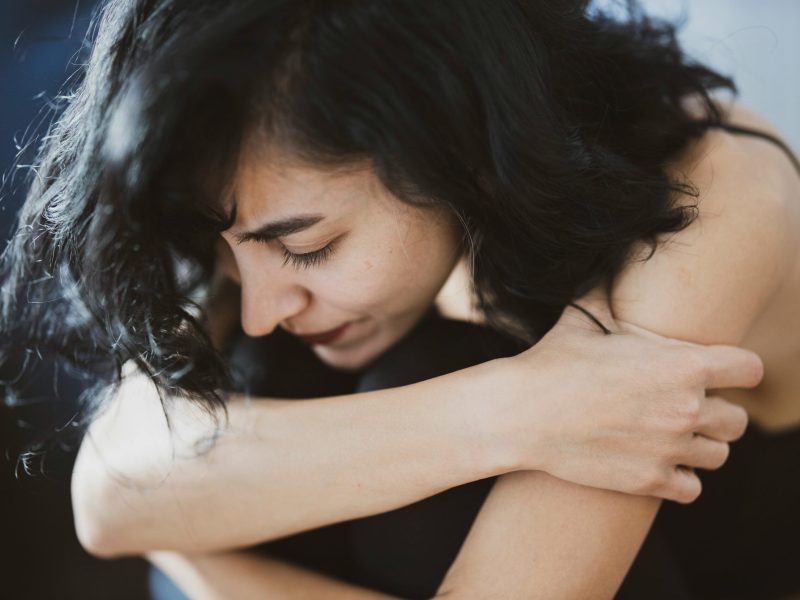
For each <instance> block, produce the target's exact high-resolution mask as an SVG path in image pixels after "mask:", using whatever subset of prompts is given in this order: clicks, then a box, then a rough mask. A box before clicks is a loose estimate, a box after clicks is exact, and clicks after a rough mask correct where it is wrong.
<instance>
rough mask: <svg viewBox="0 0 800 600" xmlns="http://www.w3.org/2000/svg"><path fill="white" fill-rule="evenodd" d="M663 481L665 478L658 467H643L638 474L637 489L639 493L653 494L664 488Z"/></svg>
mask: <svg viewBox="0 0 800 600" xmlns="http://www.w3.org/2000/svg"><path fill="white" fill-rule="evenodd" d="M664 483H665V480H664V477H663V475H662V472H661V470H660V469H657V468H651V469H645V470H643V471H642V472H641V473H640V475H639V482H638V485H637V490H638V493H639V494H642V495H645V496H655V495H658V494H659V492H660V491H661V490H662V489H663V488H664Z"/></svg>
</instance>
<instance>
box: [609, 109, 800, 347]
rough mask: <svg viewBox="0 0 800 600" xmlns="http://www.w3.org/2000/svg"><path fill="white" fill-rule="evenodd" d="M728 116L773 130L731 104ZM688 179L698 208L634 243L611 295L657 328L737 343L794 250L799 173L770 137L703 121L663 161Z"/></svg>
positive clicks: (799, 214)
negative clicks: (698, 132) (702, 127)
mask: <svg viewBox="0 0 800 600" xmlns="http://www.w3.org/2000/svg"><path fill="white" fill-rule="evenodd" d="M724 108H725V112H726V115H727V119H726V122H728V123H731V124H737V125H741V126H744V127H749V128H753V129H758V130H760V131H764V132H765V133H769V134H771V135H774V136H776V137H780V133H779V132H778V131H776V130H775V128H774V127H773V126H772V125H770V124H769V123H768V122H767V121H766V120H765V119H763V117H760V116H759V115H757V114H756V113H755V112H753V111H750V110H747V109H745V108H744V107H741V106H737V105H727V106H725V107H724ZM668 173H669V175H670V176H671V177H673V178H674V179H676V180H678V181H682V182H686V183H689V184H691V185H692V186H693V187H694V188H695V189H696V191H697V193H698V195H697V197H696V198H694V197H690V196H681V197H680V198H678V200H677V201H678V202H680V203H686V204H696V206H697V216H696V218H695V220H694V221H693V222H692V223H691V224H690V225H689V226H688V227H686V228H685V229H684V230H682V231H680V232H678V233H675V234H670V235H669V236H668V237H665V238H664V239H662V240H660V243H659V245H658V247H657V249H656V252H655V254H654V255H653V256H652V257H651V258H650V259H649V260H637V259H639V258H644V257H646V256H647V254H648V253H649V248H645V247H642V248H641V253H639V252H637V253H635V255H634V257H633V260H632V261H631V262H630V263H629V264H628V265H627V266H626V267H625V269H624V270H623V272H622V273H621V274H620V275H619V276H618V277H617V279H616V280H615V282H614V285H613V288H612V290H613V292H612V305H613V307H614V310H615V314H617V315H618V316H619V317H620V318H623V319H625V320H630V321H632V322H634V323H636V324H639V325H641V326H643V327H645V328H647V329H651V330H653V331H657V332H658V333H662V334H664V335H669V336H672V337H678V338H683V339H688V340H691V341H696V342H702V343H721V342H726V343H737V342H739V341H740V340H741V339H742V338H743V337H744V335H745V334H746V333H747V331H748V328H749V327H750V325H751V324H752V322H753V320H754V319H755V318H756V317H757V316H758V315H759V314H760V313H761V312H762V311H763V310H764V309H765V307H766V306H767V304H768V302H769V300H770V298H771V297H772V296H773V295H774V293H775V292H776V290H777V289H778V287H779V285H780V283H781V282H782V280H783V279H784V278H785V277H787V275H788V274H789V273H790V272H791V270H792V267H794V266H795V264H796V262H797V260H798V258H797V257H798V254H800V252H798V249H800V176H798V174H797V173H796V172H794V167H793V165H792V163H791V161H790V160H789V158H788V157H787V156H786V154H785V152H784V151H783V150H782V149H781V148H780V147H778V146H777V145H775V144H774V143H772V142H770V141H767V140H764V139H763V138H758V137H754V136H748V135H740V134H735V133H731V132H729V131H726V130H724V129H716V128H715V129H710V130H709V131H708V132H707V133H706V134H705V135H704V136H703V137H702V138H700V139H698V140H697V141H696V142H694V143H693V144H692V145H691V146H689V147H687V149H686V150H685V151H684V153H683V154H682V155H681V156H680V157H679V158H678V160H676V161H675V162H674V163H673V164H672V165H671V166H670V168H669V169H668Z"/></svg>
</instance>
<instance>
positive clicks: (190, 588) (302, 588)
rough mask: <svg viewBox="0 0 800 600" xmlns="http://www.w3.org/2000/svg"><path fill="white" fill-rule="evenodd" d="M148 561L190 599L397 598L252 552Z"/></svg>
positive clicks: (157, 555) (162, 555)
mask: <svg viewBox="0 0 800 600" xmlns="http://www.w3.org/2000/svg"><path fill="white" fill-rule="evenodd" d="M147 559H148V560H149V561H150V562H151V563H153V564H154V565H155V566H157V567H158V568H159V569H160V570H161V571H163V572H164V573H165V574H166V575H167V576H169V578H170V579H171V580H172V581H173V583H175V585H177V586H178V587H179V588H180V589H181V591H182V592H183V593H184V594H186V596H188V597H189V598H191V599H192V600H227V599H228V598H236V599H237V600H248V599H250V598H252V599H253V600H261V599H263V598H270V600H318V599H319V598H325V599H326V600H398V598H397V597H396V596H390V595H387V594H383V593H381V592H376V591H374V590H370V589H367V588H363V587H359V586H356V585H352V584H349V583H345V582H342V581H339V580H336V579H333V578H331V577H327V576H326V575H322V574H320V573H316V572H314V571H311V570H309V569H305V568H302V567H299V566H295V565H292V564H289V563H287V562H283V561H280V560H276V559H273V558H270V557H266V556H261V555H257V554H254V553H252V552H244V551H235V552H224V553H219V554H195V555H188V554H179V553H176V552H169V551H166V552H164V551H162V552H152V553H149V554H148V555H147Z"/></svg>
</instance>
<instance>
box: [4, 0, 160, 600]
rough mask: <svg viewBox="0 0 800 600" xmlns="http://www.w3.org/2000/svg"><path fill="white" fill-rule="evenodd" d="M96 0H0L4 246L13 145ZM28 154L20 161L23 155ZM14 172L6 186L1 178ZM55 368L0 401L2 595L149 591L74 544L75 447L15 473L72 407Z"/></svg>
mask: <svg viewBox="0 0 800 600" xmlns="http://www.w3.org/2000/svg"><path fill="white" fill-rule="evenodd" d="M94 4H95V3H94V2H90V1H88V0H82V1H80V2H78V1H77V0H69V1H64V0H0V172H2V173H3V174H4V175H5V176H6V178H7V182H6V184H5V185H3V186H2V192H1V193H0V239H2V241H3V242H2V243H3V244H4V243H5V239H7V237H8V235H9V234H10V232H11V229H12V226H13V224H14V221H15V217H16V213H17V210H18V209H19V206H20V205H21V203H22V199H23V195H24V192H25V187H26V186H25V181H26V178H27V172H26V171H24V170H21V171H20V170H13V169H12V165H13V164H14V163H15V158H16V155H17V143H18V142H23V141H25V140H26V137H27V138H28V139H30V130H29V126H30V125H31V124H32V123H39V127H37V129H38V130H39V133H43V132H44V130H46V126H47V123H48V122H49V118H50V115H51V114H52V112H51V111H49V110H47V109H48V106H49V103H50V102H51V101H52V99H53V98H54V97H55V96H56V95H57V94H58V92H59V90H61V89H62V86H63V84H64V82H65V81H66V79H67V78H68V76H69V75H70V74H71V73H73V72H74V71H75V70H76V63H75V60H81V58H82V57H84V56H85V52H84V53H81V49H82V48H84V46H85V44H84V34H85V31H86V29H87V27H88V25H89V20H90V16H91V13H92V11H93V9H94ZM43 117H44V118H45V121H44V122H43V121H42V119H43ZM26 130H29V133H28V134H27V136H26ZM33 150H35V147H34V148H33ZM32 155H33V152H29V153H27V154H26V155H25V156H23V157H22V159H21V160H20V162H21V163H22V164H24V163H26V162H28V163H29V162H30V159H31V158H32ZM15 174H16V184H15V185H12V184H11V183H10V181H9V179H8V178H9V177H10V176H12V175H15ZM0 335H1V334H0ZM15 368H16V365H15V364H14V363H13V361H9V362H6V363H4V364H3V365H2V367H0V380H2V379H6V378H8V377H9V376H13V374H14V372H15V371H14V370H15ZM55 374H56V368H55V367H54V366H53V365H52V364H49V363H47V362H44V363H41V364H39V366H38V367H37V369H36V372H35V376H34V377H33V378H32V379H31V382H30V384H29V385H28V386H27V388H26V390H25V397H26V403H25V404H24V405H23V406H18V407H14V408H10V407H6V406H4V405H3V404H0V447H1V448H2V450H3V452H2V454H0V545H2V549H3V552H2V556H3V558H2V560H0V598H3V599H9V600H17V599H19V600H36V599H39V598H41V599H48V600H49V599H54V598H59V599H64V600H69V599H76V600H77V599H82V600H83V599H86V600H94V599H96V600H107V599H110V598H113V599H115V600H128V599H130V600H135V599H144V598H148V594H147V591H146V589H147V588H146V570H145V568H146V564H145V563H144V561H143V560H140V559H123V560H115V561H101V560H98V559H95V558H92V557H90V556H89V555H87V554H86V553H85V552H84V551H83V549H82V548H81V547H80V545H79V544H78V541H77V538H76V537H75V532H74V527H73V524H72V507H71V502H70V496H69V475H70V472H71V467H72V462H73V461H74V456H75V449H74V448H66V449H63V448H55V449H54V450H53V451H52V452H51V453H50V454H48V460H47V462H46V463H45V464H44V465H42V464H40V463H34V464H32V465H31V468H32V470H33V471H35V472H36V473H37V474H36V475H35V476H34V477H29V476H25V475H22V474H21V475H20V477H19V478H17V477H15V471H19V472H20V473H22V472H24V469H23V468H22V467H23V465H21V464H18V462H17V460H16V459H17V456H18V455H19V451H20V450H21V449H22V448H24V447H25V446H26V445H27V444H28V443H30V442H31V441H33V439H34V438H35V437H36V432H42V431H52V430H53V428H54V427H59V426H61V425H63V424H64V423H66V422H67V421H68V420H69V418H70V416H71V414H72V411H74V406H75V398H76V395H77V393H78V392H79V391H80V385H79V384H78V383H77V382H75V381H74V380H70V379H69V378H68V377H65V376H64V375H65V374H64V373H63V372H60V370H59V384H58V386H57V390H58V391H57V393H54V388H55V387H56V386H55V384H54V375H55ZM55 396H58V399H57V400H56V398H55ZM0 397H2V388H1V387H0Z"/></svg>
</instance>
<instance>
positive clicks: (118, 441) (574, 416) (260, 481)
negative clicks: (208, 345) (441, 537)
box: [72, 310, 760, 556]
mask: <svg viewBox="0 0 800 600" xmlns="http://www.w3.org/2000/svg"><path fill="white" fill-rule="evenodd" d="M576 313H577V311H574V310H573V311H572V313H565V317H564V318H563V319H568V318H574V314H576ZM556 333H557V335H548V336H547V338H546V339H545V340H543V341H542V342H541V343H540V344H537V346H536V347H535V348H534V349H533V350H530V351H526V352H524V353H522V354H521V355H519V356H517V357H513V359H500V360H496V361H490V362H488V363H484V364H482V365H478V366H476V367H472V368H470V369H465V370H462V371H458V372H455V373H451V374H449V375H445V376H443V377H437V378H435V379H431V380H428V381H424V382H420V383H417V384H414V385H409V386H404V387H400V388H394V389H387V390H381V391H376V392H369V393H365V394H356V395H350V396H340V397H335V398H321V399H316V400H303V401H297V400H290V401H280V400H259V401H251V402H248V401H246V400H245V399H243V398H236V399H234V400H233V401H232V402H231V403H230V406H229V413H230V422H229V425H228V426H227V427H226V428H224V429H223V430H222V431H221V432H220V435H219V437H218V439H217V440H216V443H215V445H214V446H213V447H212V448H211V450H210V451H208V452H206V453H205V454H202V455H199V456H197V455H196V453H194V452H193V444H192V440H194V439H198V438H201V439H202V437H203V436H202V434H207V433H208V431H209V427H208V425H207V423H205V422H204V421H203V419H201V418H200V417H199V416H198V415H197V414H195V413H193V412H192V410H193V409H192V408H191V405H190V404H189V403H188V402H186V401H182V402H176V404H175V405H174V410H173V411H172V412H171V423H172V426H173V433H172V435H170V432H169V430H168V429H167V427H166V423H165V419H164V415H163V414H162V412H161V405H160V403H159V401H158V397H157V395H156V394H155V393H154V391H153V387H152V385H151V384H150V382H149V380H148V379H147V378H145V377H143V376H138V377H137V376H133V375H131V376H129V377H127V378H126V379H125V383H124V384H123V386H122V389H121V391H120V393H119V394H118V395H117V396H116V397H115V398H114V399H113V401H112V402H111V404H110V406H109V409H108V410H107V411H106V412H105V413H104V414H102V415H101V416H100V417H99V418H98V419H97V420H96V421H95V422H94V423H93V424H92V426H91V427H90V429H89V432H88V435H87V437H86V438H85V440H84V443H83V444H82V447H81V449H80V452H79V455H78V458H77V461H76V464H75V469H74V471H73V480H72V490H73V508H74V512H75V522H76V529H77V532H78V535H79V539H80V540H81V541H82V543H83V544H84V546H85V547H86V549H87V550H88V551H90V552H92V553H94V554H97V555H100V556H114V555H120V554H143V553H146V552H148V551H150V550H157V549H172V550H179V551H188V552H210V551H216V550H222V549H230V548H235V547H242V546H247V545H252V544H255V543H258V542H262V541H269V540H272V539H276V538H279V537H282V536H286V535H290V534H293V533H297V532H300V531H304V530H307V529H312V528H315V527H320V526H323V525H327V524H331V523H336V522H340V521H345V520H350V519H355V518H358V517H364V516H368V515H372V514H377V513H381V512H384V511H388V510H391V509H394V508H398V507H400V506H405V505H407V504H411V503H413V502H415V501H417V500H421V499H422V498H426V497H428V496H431V495H433V494H435V493H437V492H440V491H443V490H445V489H448V488H451V487H454V486H456V485H460V484H463V483H467V482H469V481H474V480H476V479H481V478H483V477H488V476H491V475H497V474H501V473H506V472H510V471H515V470H518V469H541V470H546V471H549V472H554V473H557V474H560V475H561V476H562V477H565V478H567V479H570V480H574V481H578V482H581V483H584V484H589V485H598V486H603V487H613V488H615V489H620V490H624V491H627V492H632V493H648V494H658V495H663V496H667V497H674V498H685V499H691V498H693V497H694V496H693V494H694V492H693V491H692V488H691V486H687V482H686V481H685V480H684V479H676V478H675V476H674V465H675V464H677V463H682V464H690V465H695V464H704V463H705V462H707V461H708V460H709V459H710V458H711V459H713V457H714V456H715V455H718V453H719V452H718V450H716V449H714V448H705V447H696V448H695V447H693V446H692V447H690V446H687V445H686V443H685V442H686V439H691V438H692V437H693V436H692V433H691V430H690V428H686V427H685V423H684V422H683V421H680V420H676V419H674V418H671V415H672V413H674V412H676V411H677V412H680V411H682V410H684V409H683V408H682V407H686V406H689V407H692V406H701V405H703V404H704V401H703V395H704V390H705V387H707V386H708V384H709V382H710V381H712V380H704V379H702V378H701V376H702V375H708V376H711V377H712V378H716V379H719V380H721V381H724V382H725V383H726V384H727V385H731V386H739V385H748V384H754V383H755V382H756V381H757V380H758V378H759V377H760V361H758V359H757V358H756V357H755V356H754V355H753V354H752V353H750V352H747V351H744V350H739V349H736V348H730V347H709V348H703V347H696V346H692V345H690V344H682V343H678V342H674V341H670V340H665V339H663V338H658V337H657V336H652V338H651V337H647V336H641V335H633V334H632V335H628V336H603V335H602V334H600V333H598V332H597V331H596V330H595V329H592V328H590V327H572V328H570V327H563V328H559V329H558V330H557V332H556ZM665 363H666V364H669V365H671V368H670V369H669V371H668V372H664V370H663V369H662V368H661V364H665ZM706 404H708V403H706ZM564 406H571V407H572V408H573V411H572V413H571V415H570V416H565V414H564V413H563V411H562V410H560V407H564ZM708 411H709V427H708V428H707V429H706V430H704V431H702V432H701V433H703V434H704V435H708V436H709V437H711V438H715V439H720V436H721V435H723V434H724V431H725V430H726V429H728V428H730V426H731V422H733V423H734V424H735V423H741V422H742V419H741V413H740V412H739V411H737V410H735V409H732V408H731V407H729V406H727V407H726V406H724V405H718V404H715V403H711V404H708ZM651 473H654V474H655V475H653V476H651V475H650V474H651ZM212 515H213V517H212Z"/></svg>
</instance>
